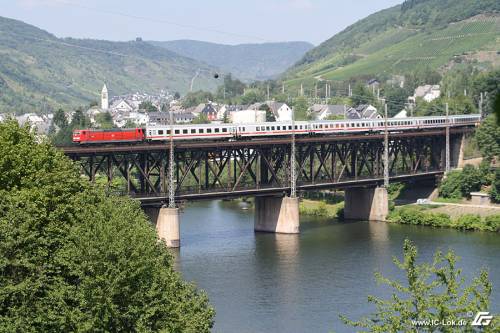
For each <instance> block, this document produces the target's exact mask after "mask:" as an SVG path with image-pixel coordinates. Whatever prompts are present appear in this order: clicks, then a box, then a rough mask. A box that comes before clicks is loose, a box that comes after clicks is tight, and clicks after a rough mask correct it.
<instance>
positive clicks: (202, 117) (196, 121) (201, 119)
mask: <svg viewBox="0 0 500 333" xmlns="http://www.w3.org/2000/svg"><path fill="white" fill-rule="evenodd" d="M192 123H193V124H209V123H210V121H209V120H208V117H207V115H206V114H204V113H200V114H199V115H198V116H197V117H196V118H194V119H193V121H192Z"/></svg>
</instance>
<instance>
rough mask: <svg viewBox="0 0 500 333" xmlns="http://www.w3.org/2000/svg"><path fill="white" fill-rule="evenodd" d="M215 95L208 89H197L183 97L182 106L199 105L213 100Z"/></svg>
mask: <svg viewBox="0 0 500 333" xmlns="http://www.w3.org/2000/svg"><path fill="white" fill-rule="evenodd" d="M213 99H214V96H213V95H212V93H210V92H207V91H201V90H200V91H195V92H190V93H188V94H187V95H186V96H184V98H183V99H182V106H183V107H184V108H190V107H193V106H197V105H199V104H201V103H207V102H209V101H213Z"/></svg>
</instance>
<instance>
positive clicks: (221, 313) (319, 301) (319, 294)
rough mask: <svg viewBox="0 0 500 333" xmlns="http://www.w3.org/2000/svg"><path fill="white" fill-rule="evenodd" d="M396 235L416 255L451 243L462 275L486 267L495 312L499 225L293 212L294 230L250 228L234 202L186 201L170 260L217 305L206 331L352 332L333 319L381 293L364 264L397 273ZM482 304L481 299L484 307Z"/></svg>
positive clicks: (355, 314)
mask: <svg viewBox="0 0 500 333" xmlns="http://www.w3.org/2000/svg"><path fill="white" fill-rule="evenodd" d="M405 238H409V239H411V240H413V241H414V242H415V243H416V244H417V246H418V248H419V253H420V259H421V260H425V261H430V260H431V259H432V256H433V254H434V251H435V250H436V249H438V248H440V249H442V250H447V249H448V248H451V249H454V250H455V252H456V253H457V254H458V255H459V256H460V257H461V261H460V262H459V264H458V266H459V267H461V268H463V270H464V274H465V275H466V277H468V278H470V277H471V275H477V273H478V272H479V270H480V269H481V268H482V267H485V268H487V269H488V270H489V273H490V280H491V281H492V282H493V284H494V286H493V287H494V288H493V293H492V296H491V301H492V302H491V307H490V309H488V310H490V311H492V312H494V313H499V312H500V235H498V234H494V233H486V232H461V231H456V230H451V229H433V228H430V227H420V226H408V225H393V224H387V223H380V222H378V223H376V222H365V221H359V222H337V221H334V220H326V219H314V218H310V217H304V216H301V233H300V235H278V234H266V233H254V231H253V212H252V211H251V210H243V209H241V207H240V206H239V205H238V203H235V202H223V201H212V202H199V203H193V204H190V205H189V206H188V207H186V208H185V210H184V212H183V213H182V215H181V244H182V247H181V249H180V250H178V252H175V254H176V265H177V269H178V270H180V271H181V273H182V275H183V276H184V278H185V279H187V280H189V281H193V282H194V283H195V284H196V285H197V286H198V287H200V288H202V289H204V290H205V291H206V292H207V293H208V296H209V298H210V302H211V303H212V304H213V305H214V306H215V309H216V311H217V315H216V319H215V327H214V332H231V333H233V332H288V333H293V332H331V331H335V332H353V331H354V330H353V329H352V328H350V327H346V326H344V325H343V324H342V322H341V321H340V319H339V317H338V315H339V314H344V315H346V316H348V317H349V318H352V319H358V318H360V316H362V315H365V314H368V313H370V312H371V311H372V310H373V307H372V306H371V305H370V304H369V303H368V302H367V295H369V294H374V295H377V296H384V297H388V296H390V292H389V289H388V288H387V287H386V286H380V285H377V283H376V282H375V280H374V277H373V273H374V272H375V271H380V272H382V273H383V274H384V275H386V276H388V277H391V278H402V277H403V276H402V274H401V272H400V271H399V270H398V269H397V268H396V267H395V266H394V264H393V263H392V257H393V256H394V255H396V256H398V257H399V258H401V253H402V244H403V241H404V239H405ZM485 310H486V309H485Z"/></svg>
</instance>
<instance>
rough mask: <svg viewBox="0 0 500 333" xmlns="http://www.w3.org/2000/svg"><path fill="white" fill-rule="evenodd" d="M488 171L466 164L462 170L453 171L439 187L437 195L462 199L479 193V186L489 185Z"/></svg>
mask: <svg viewBox="0 0 500 333" xmlns="http://www.w3.org/2000/svg"><path fill="white" fill-rule="evenodd" d="M488 174H489V170H487V169H484V166H483V167H482V169H479V168H476V167H474V166H473V165H470V164H467V165H466V166H465V167H464V168H463V170H461V171H460V170H454V171H452V172H450V173H448V175H447V176H446V178H445V179H443V181H442V182H441V184H440V185H439V195H440V196H441V197H443V198H455V199H458V198H462V197H467V196H469V195H470V193H471V192H474V191H479V190H480V189H481V185H489V184H488V179H489V176H488Z"/></svg>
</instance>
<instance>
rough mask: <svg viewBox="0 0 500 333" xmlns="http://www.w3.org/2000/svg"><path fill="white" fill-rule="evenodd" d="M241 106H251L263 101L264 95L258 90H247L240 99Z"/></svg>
mask: <svg viewBox="0 0 500 333" xmlns="http://www.w3.org/2000/svg"><path fill="white" fill-rule="evenodd" d="M240 99H241V103H242V104H253V103H257V102H262V101H264V94H262V93H261V92H260V91H259V90H258V89H247V91H246V92H245V94H244V95H243V96H241V97H240Z"/></svg>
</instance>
